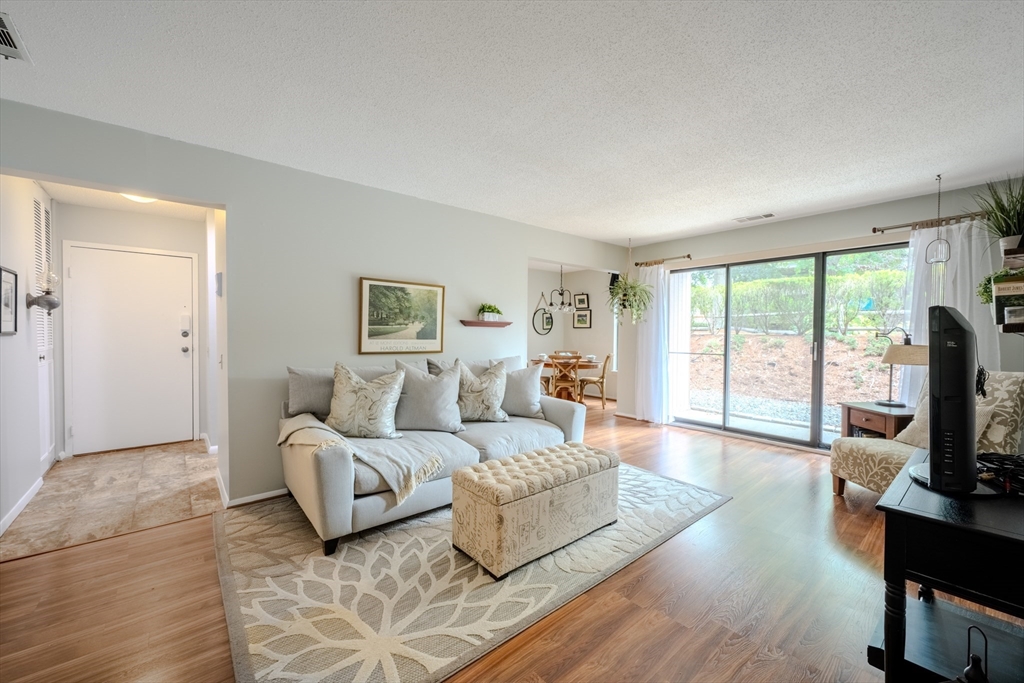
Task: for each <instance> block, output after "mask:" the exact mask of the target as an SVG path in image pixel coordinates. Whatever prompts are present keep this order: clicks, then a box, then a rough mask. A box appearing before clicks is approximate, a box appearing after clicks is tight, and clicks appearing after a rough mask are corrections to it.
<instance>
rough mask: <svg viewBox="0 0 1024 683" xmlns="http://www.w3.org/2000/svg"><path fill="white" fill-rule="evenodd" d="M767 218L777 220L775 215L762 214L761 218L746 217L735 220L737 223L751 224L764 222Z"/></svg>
mask: <svg viewBox="0 0 1024 683" xmlns="http://www.w3.org/2000/svg"><path fill="white" fill-rule="evenodd" d="M765 218H775V214H774V213H762V214H761V215H759V216H744V217H743V218H733V220H734V221H736V222H737V223H749V222H751V221H763V220H764V219H765Z"/></svg>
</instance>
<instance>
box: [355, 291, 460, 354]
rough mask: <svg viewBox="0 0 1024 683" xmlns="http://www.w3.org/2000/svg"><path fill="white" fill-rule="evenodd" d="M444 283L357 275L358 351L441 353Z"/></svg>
mask: <svg viewBox="0 0 1024 683" xmlns="http://www.w3.org/2000/svg"><path fill="white" fill-rule="evenodd" d="M443 352H444V285H432V284H425V283H422V282H405V281H402V280H384V279H377V278H368V277H361V278H359V353H360V354H373V353H443Z"/></svg>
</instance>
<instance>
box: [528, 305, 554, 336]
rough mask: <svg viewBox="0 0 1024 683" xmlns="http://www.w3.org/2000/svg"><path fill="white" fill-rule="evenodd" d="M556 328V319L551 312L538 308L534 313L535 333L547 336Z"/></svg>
mask: <svg viewBox="0 0 1024 683" xmlns="http://www.w3.org/2000/svg"><path fill="white" fill-rule="evenodd" d="M554 326H555V319H554V317H553V316H552V315H551V311H549V310H548V309H546V308H538V309H537V310H536V311H534V312H533V331H534V332H536V333H537V334H547V333H549V332H550V331H551V328H552V327H554Z"/></svg>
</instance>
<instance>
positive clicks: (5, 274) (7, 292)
mask: <svg viewBox="0 0 1024 683" xmlns="http://www.w3.org/2000/svg"><path fill="white" fill-rule="evenodd" d="M17 332H18V274H17V273H15V272H14V271H13V270H7V269H6V268H3V267H0V334H16V333H17Z"/></svg>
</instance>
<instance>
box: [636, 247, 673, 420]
mask: <svg viewBox="0 0 1024 683" xmlns="http://www.w3.org/2000/svg"><path fill="white" fill-rule="evenodd" d="M666 277H667V276H666V273H665V266H663V265H657V266H645V267H642V268H640V271H639V273H638V278H639V279H640V282H643V283H644V284H648V285H650V286H651V287H652V289H653V290H654V301H653V303H652V304H651V307H650V308H649V309H648V310H647V314H646V315H645V316H644V319H643V321H642V322H639V323H637V325H636V327H637V330H636V346H637V349H636V417H637V419H638V420H646V421H648V422H654V423H656V424H664V423H665V421H666V419H667V415H666V412H667V408H668V282H667V280H666Z"/></svg>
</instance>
